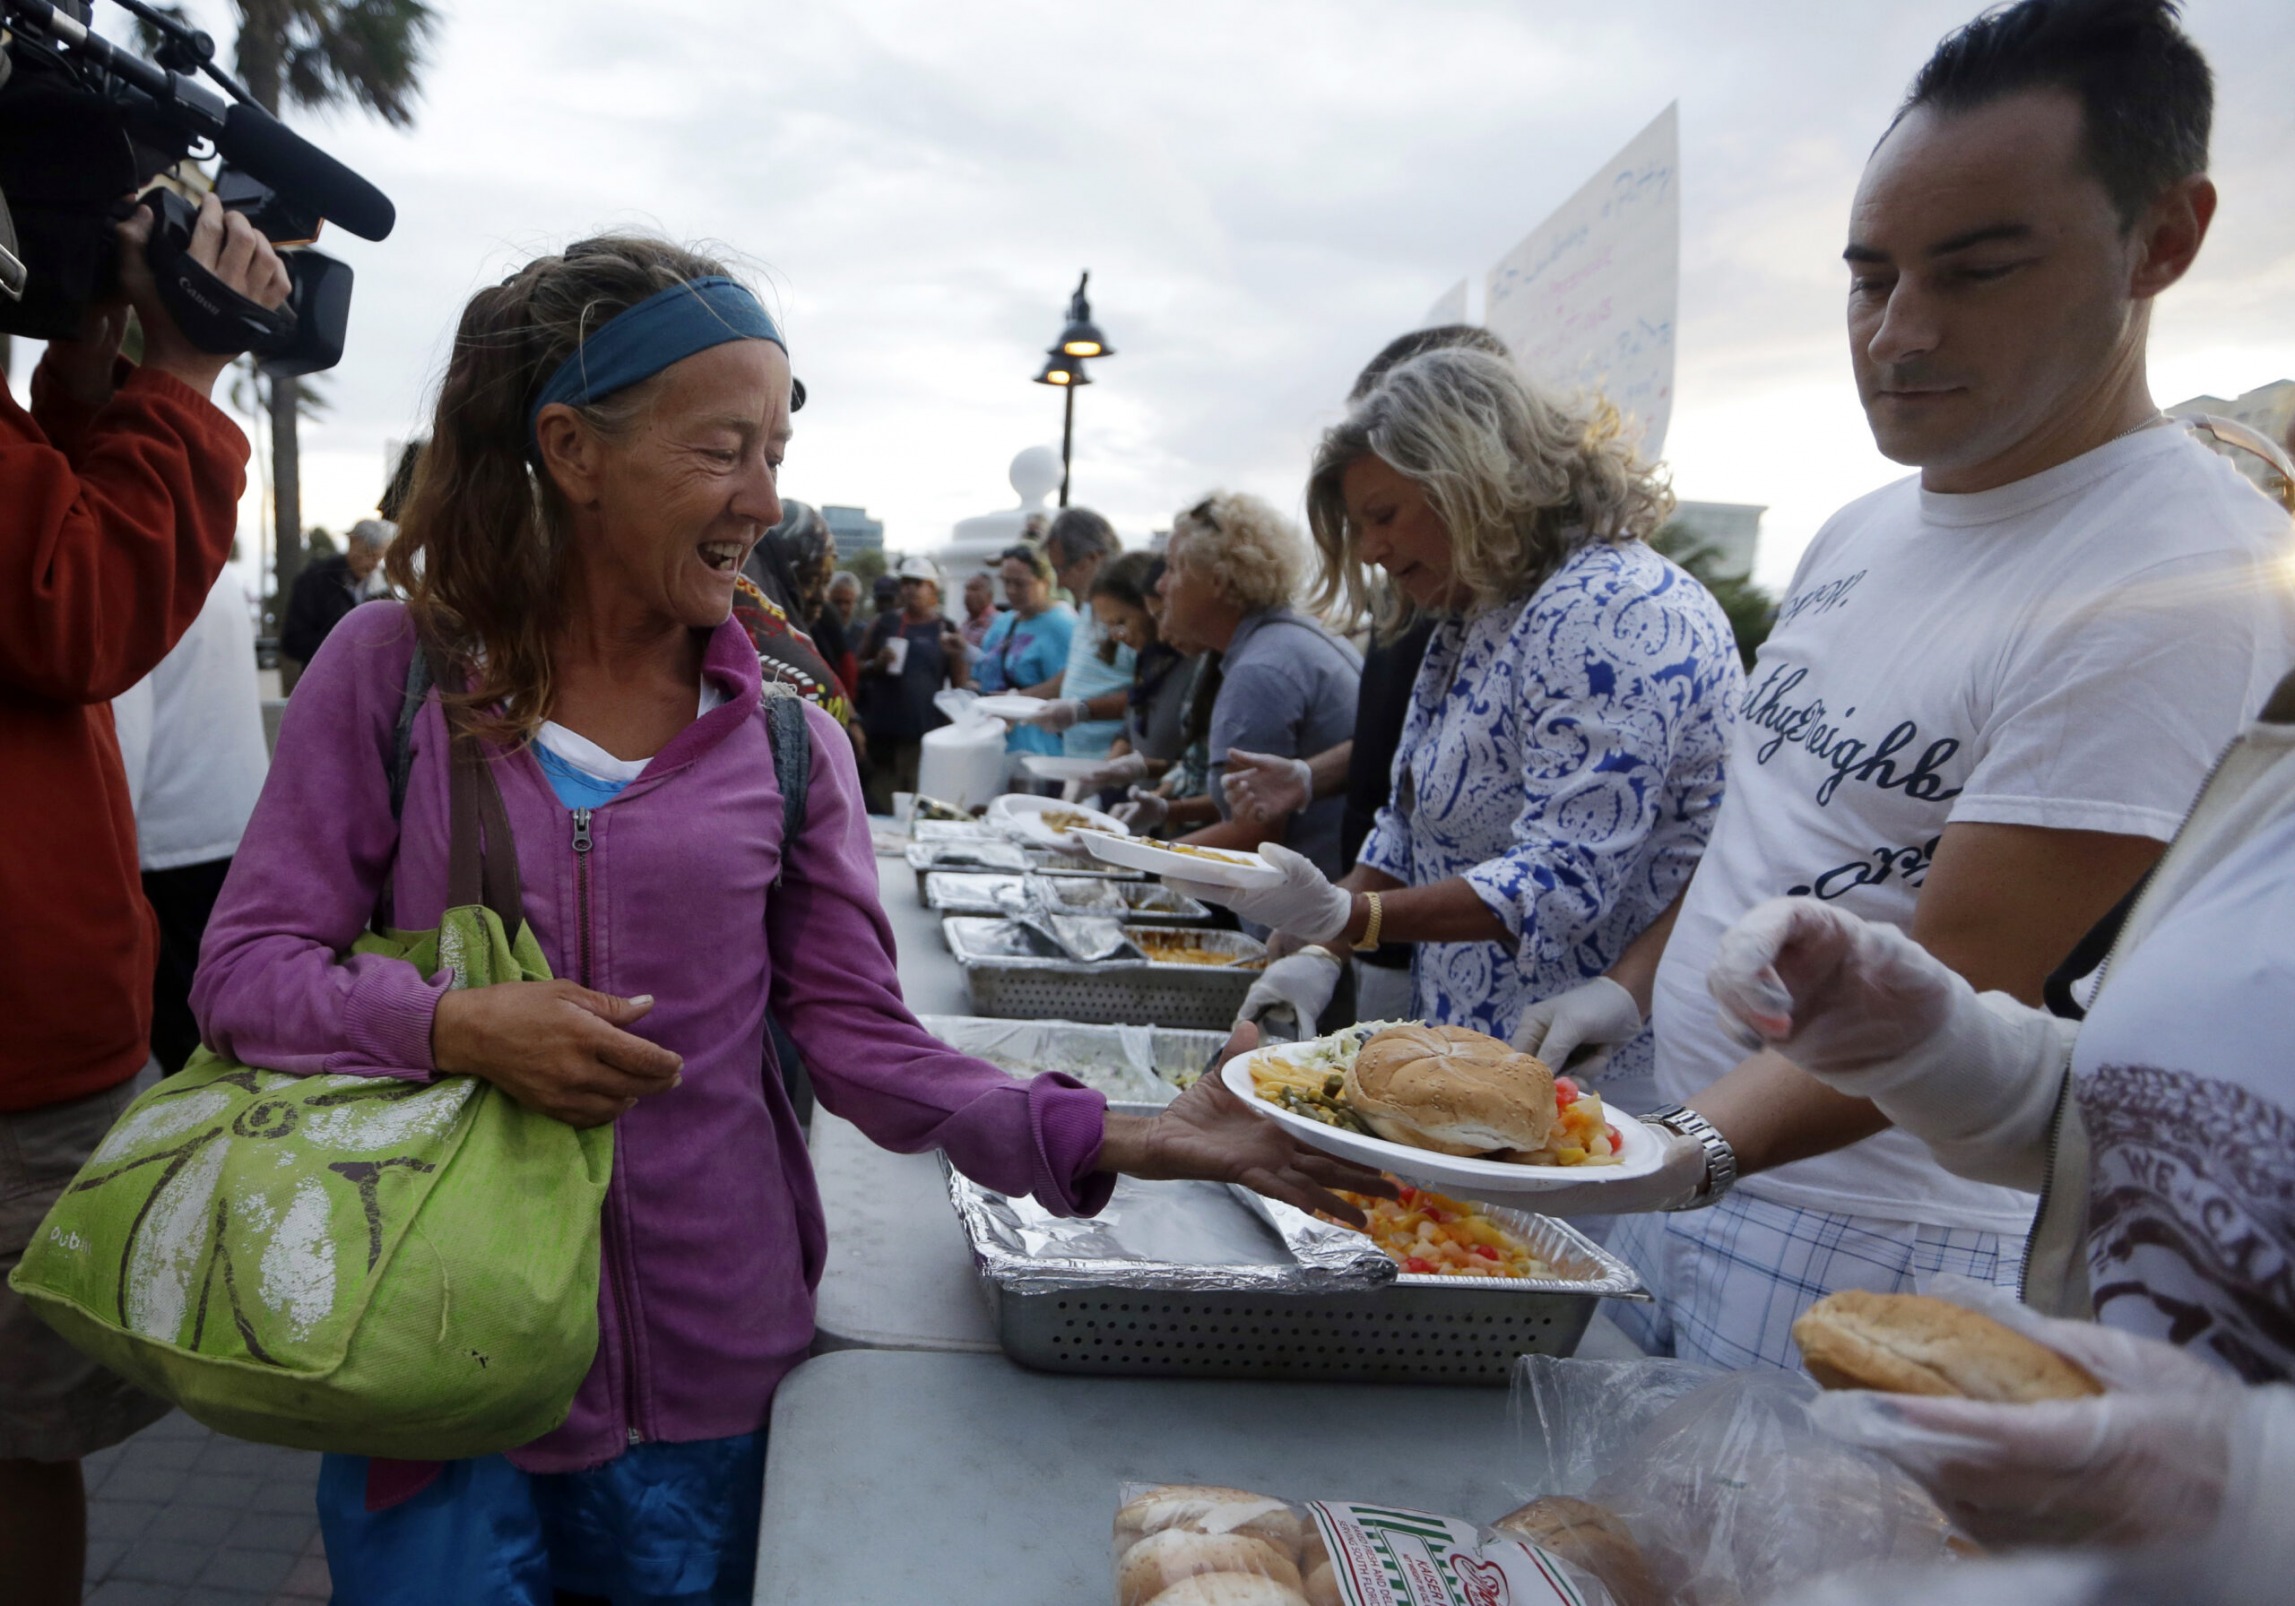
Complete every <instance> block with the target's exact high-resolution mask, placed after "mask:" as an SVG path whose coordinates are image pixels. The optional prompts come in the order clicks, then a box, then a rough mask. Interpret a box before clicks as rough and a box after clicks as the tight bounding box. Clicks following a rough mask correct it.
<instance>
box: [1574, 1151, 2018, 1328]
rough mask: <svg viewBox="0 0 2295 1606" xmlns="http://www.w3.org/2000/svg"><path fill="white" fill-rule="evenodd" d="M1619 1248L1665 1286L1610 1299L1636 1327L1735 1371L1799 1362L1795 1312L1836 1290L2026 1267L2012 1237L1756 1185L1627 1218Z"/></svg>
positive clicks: (1895, 1286) (2013, 1279)
mask: <svg viewBox="0 0 2295 1606" xmlns="http://www.w3.org/2000/svg"><path fill="white" fill-rule="evenodd" d="M1609 1247H1610V1249H1611V1252H1612V1253H1614V1254H1617V1255H1619V1256H1622V1257H1623V1258H1624V1259H1626V1260H1627V1261H1629V1262H1631V1263H1632V1265H1633V1267H1634V1269H1635V1270H1636V1271H1638V1272H1640V1273H1641V1276H1642V1281H1643V1282H1644V1283H1646V1284H1648V1285H1649V1290H1650V1292H1651V1293H1652V1294H1654V1295H1656V1296H1657V1298H1656V1301H1655V1303H1653V1304H1646V1305H1645V1304H1639V1303H1629V1302H1626V1301H1622V1300H1621V1301H1614V1302H1612V1304H1611V1305H1610V1306H1609V1314H1610V1316H1611V1318H1612V1319H1613V1320H1614V1321H1616V1322H1617V1324H1618V1326H1619V1327H1621V1328H1623V1329H1624V1330H1625V1332H1626V1334H1627V1336H1628V1337H1630V1338H1632V1339H1633V1340H1634V1342H1635V1343H1637V1344H1639V1345H1641V1347H1642V1348H1643V1349H1644V1350H1645V1351H1647V1352H1648V1353H1649V1354H1652V1355H1671V1356H1674V1357H1676V1358H1677V1359H1680V1360H1685V1361H1703V1362H1704V1363H1706V1364H1707V1365H1709V1366H1724V1367H1728V1368H1730V1369H1732V1370H1738V1369H1742V1368H1745V1367H1751V1366H1767V1367H1776V1368H1780V1369H1782V1370H1785V1371H1797V1370H1799V1368H1800V1365H1801V1352H1800V1349H1799V1348H1798V1347H1797V1346H1796V1345H1795V1344H1794V1342H1793V1331H1792V1329H1793V1322H1794V1319H1795V1318H1796V1317H1798V1316H1799V1315H1800V1314H1801V1313H1802V1312H1803V1311H1805V1310H1807V1309H1808V1308H1809V1307H1810V1306H1811V1305H1813V1304H1815V1303H1816V1302H1817V1301H1818V1300H1819V1299H1821V1298H1823V1297H1824V1296H1825V1295H1827V1294H1829V1293H1832V1292H1833V1291H1834V1290H1836V1289H1841V1288H1865V1289H1870V1290H1872V1291H1873V1292H1875V1293H1882V1294H1898V1293H1910V1292H1913V1291H1915V1290H1916V1289H1917V1288H1918V1286H1919V1285H1920V1284H1921V1283H1922V1282H1925V1281H1926V1280H1927V1279H1928V1278H1930V1277H1932V1276H1934V1275H1936V1274H1937V1273H1939V1272H1957V1273H1959V1274H1960V1275H1961V1276H1963V1277H1973V1278H1976V1279H1977V1280H1978V1281H1980V1282H1988V1283H1995V1284H1998V1285H1999V1286H2000V1287H2003V1288H2014V1287H2015V1286H2016V1284H2017V1280H2018V1278H2019V1277H2020V1276H2021V1274H2022V1272H2023V1269H2024V1245H2023V1242H2022V1240H2021V1239H2020V1238H2018V1237H2015V1236H2013V1235H2008V1234H2002V1233H1993V1232H1977V1231H1973V1230H1971V1229H1968V1228H1962V1227H1933V1226H1929V1225H1926V1224H1924V1223H1922V1222H1918V1221H1892V1220H1888V1219H1886V1218H1884V1217H1879V1216H1844V1215H1835V1214H1833V1213H1832V1212H1830V1211H1825V1210H1805V1209H1802V1208H1800V1207H1799V1206H1796V1205H1787V1204H1777V1203H1775V1202H1773V1201H1771V1200H1767V1199H1757V1198H1754V1197H1753V1196H1752V1195H1750V1194H1746V1193H1732V1194H1730V1195H1729V1196H1728V1197H1727V1198H1725V1199H1723V1200H1722V1201H1721V1203H1719V1204H1717V1205H1715V1206H1714V1207H1713V1208H1712V1209H1710V1210H1684V1211H1681V1212H1678V1213H1676V1214H1672V1215H1641V1216H1627V1217H1623V1218H1621V1219H1620V1220H1619V1222H1618V1225H1617V1230H1616V1231H1615V1232H1614V1233H1612V1234H1611V1236H1610V1241H1609Z"/></svg>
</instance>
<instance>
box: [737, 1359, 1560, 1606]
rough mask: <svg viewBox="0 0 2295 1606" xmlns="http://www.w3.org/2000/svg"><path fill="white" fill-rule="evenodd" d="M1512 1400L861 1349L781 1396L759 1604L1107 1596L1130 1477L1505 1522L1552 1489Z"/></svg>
mask: <svg viewBox="0 0 2295 1606" xmlns="http://www.w3.org/2000/svg"><path fill="white" fill-rule="evenodd" d="M1543 1471H1544V1469H1543V1468H1542V1467H1540V1466H1537V1465H1535V1464H1533V1463H1531V1462H1530V1461H1529V1460H1528V1459H1527V1456H1526V1453H1525V1452H1522V1451H1520V1450H1518V1449H1517V1448H1516V1444H1515V1438H1514V1434H1513V1430H1512V1428H1511V1425H1510V1422H1509V1418H1508V1412H1507V1397H1506V1393H1505V1391H1503V1390H1500V1389H1453V1388H1417V1387H1398V1386H1388V1385H1365V1384H1337V1383H1266V1382H1198V1381H1185V1382H1182V1381H1173V1380H1160V1381H1159V1380H1150V1379H1136V1378H1102V1377H1055V1376H1050V1375H1046V1374H1043V1373H1036V1372H1028V1371H1024V1370H1022V1369H1021V1368H1020V1367H1017V1366H1015V1365H1013V1364H1012V1363H1011V1362H1009V1361H1006V1360H1004V1359H1002V1358H1001V1357H999V1356H993V1355H946V1354H940V1355H935V1354H922V1353H917V1352H913V1351H911V1352H902V1351H897V1350H866V1351H863V1350H851V1351H844V1352H841V1353H838V1354H833V1355H822V1356H817V1357H815V1358H814V1359H812V1360H810V1361H807V1362H806V1363H805V1364H804V1365H803V1366H801V1367H799V1368H798V1369H797V1370H796V1371H795V1372H793V1373H791V1374H790V1376H789V1378H788V1380H787V1381H786V1382H784V1383H783V1384H782V1385H781V1389H780V1393H779V1394H778V1395H777V1396H776V1397H775V1399H774V1402H773V1430H772V1436H771V1448H770V1450H769V1451H768V1457H767V1461H766V1469H765V1489H766V1500H765V1520H764V1527H763V1531H762V1534H761V1535H760V1540H759V1544H758V1564H757V1589H756V1596H755V1599H756V1601H757V1602H758V1603H759V1606H859V1603H864V1602H917V1603H920V1606H921V1603H924V1602H930V1603H931V1606H1078V1603H1086V1606H1089V1603H1093V1602H1100V1601H1105V1600H1108V1599H1109V1598H1111V1596H1112V1595H1113V1593H1114V1591H1113V1588H1112V1572H1111V1562H1110V1558H1109V1554H1108V1542H1109V1529H1110V1526H1111V1524H1112V1522H1113V1520H1114V1517H1115V1512H1116V1506H1117V1504H1118V1495H1117V1490H1118V1488H1119V1486H1120V1485H1121V1484H1122V1483H1124V1482H1125V1481H1126V1480H1133V1479H1136V1480H1140V1481H1145V1482H1158V1483H1220V1484H1231V1485H1235V1486H1238V1487H1241V1488H1245V1489H1252V1490H1256V1491H1258V1492H1260V1493H1264V1494H1270V1495H1281V1496H1286V1497H1289V1498H1292V1499H1314V1498H1328V1499H1342V1500H1369V1501H1377V1502H1382V1503H1389V1504H1394V1505H1401V1506H1407V1507H1412V1508H1414V1509H1418V1510H1424V1511H1435V1512H1440V1513H1442V1514H1444V1515H1447V1516H1455V1517H1464V1518H1469V1519H1471V1520H1474V1521H1476V1522H1487V1521H1489V1520H1490V1519H1491V1518H1493V1517H1498V1516H1502V1515H1504V1514H1505V1513H1506V1512H1507V1511H1510V1510H1512V1509H1513V1508H1514V1507H1515V1506H1516V1505H1519V1504H1520V1503H1521V1502H1522V1501H1523V1500H1524V1499H1527V1498H1529V1497H1530V1494H1529V1493H1523V1492H1521V1491H1524V1490H1527V1491H1530V1493H1535V1492H1536V1491H1537V1488H1538V1484H1539V1481H1540V1479H1541V1477H1542V1474H1543Z"/></svg>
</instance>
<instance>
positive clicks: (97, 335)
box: [41, 301, 128, 407]
mask: <svg viewBox="0 0 2295 1606" xmlns="http://www.w3.org/2000/svg"><path fill="white" fill-rule="evenodd" d="M127 322H128V309H127V304H126V303H125V302H121V301H91V302H90V303H88V310H87V311H86V312H84V313H82V314H81V315H80V332H79V333H78V334H76V335H74V336H73V337H72V338H71V339H69V340H51V341H49V342H48V353H47V355H46V356H45V357H43V358H42V359H41V362H42V365H43V366H45V367H46V368H47V370H48V377H49V378H50V379H52V380H54V381H55V383H56V387H57V389H59V390H61V391H62V392H63V393H64V394H65V395H66V396H68V397H70V398H71V399H72V400H73V401H75V402H78V403H79V404H80V405H81V406H82V407H101V406H102V405H103V404H104V403H105V402H108V401H110V400H111V399H112V391H113V390H114V389H115V388H116V387H115V386H114V385H113V384H112V372H113V370H114V368H115V367H116V366H117V365H118V363H119V357H120V337H121V336H123V335H125V334H126V333H127Z"/></svg>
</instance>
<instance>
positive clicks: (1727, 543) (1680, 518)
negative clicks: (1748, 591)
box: [1673, 502, 1769, 580]
mask: <svg viewBox="0 0 2295 1606" xmlns="http://www.w3.org/2000/svg"><path fill="white" fill-rule="evenodd" d="M1768 511H1769V509H1768V506H1767V505H1766V504H1765V503H1760V502H1677V503H1675V504H1674V510H1673V522H1674V523H1675V524H1678V525H1680V526H1682V527H1683V528H1684V529H1686V530H1689V531H1691V532H1693V533H1694V534H1695V535H1696V536H1697V538H1698V539H1699V540H1701V541H1703V542H1704V543H1705V544H1706V545H1707V546H1709V547H1712V548H1713V549H1714V550H1715V551H1716V552H1718V553H1720V554H1721V558H1722V564H1721V572H1722V574H1724V575H1726V576H1728V577H1729V578H1731V579H1736V580H1744V579H1749V578H1751V576H1752V574H1753V562H1754V559H1755V558H1757V557H1758V556H1760V552H1761V515H1762V514H1764V513H1766V512H1768Z"/></svg>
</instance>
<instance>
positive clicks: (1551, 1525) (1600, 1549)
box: [1490, 1495, 1665, 1606]
mask: <svg viewBox="0 0 2295 1606" xmlns="http://www.w3.org/2000/svg"><path fill="white" fill-rule="evenodd" d="M1490 1526H1491V1528H1492V1529H1493V1530H1494V1531H1496V1532H1498V1533H1502V1534H1504V1535H1506V1536H1507V1537H1508V1538H1511V1539H1519V1540H1521V1541H1522V1542H1523V1543H1525V1544H1531V1545H1536V1546H1537V1547H1538V1548H1539V1549H1541V1550H1550V1551H1552V1552H1553V1553H1554V1554H1555V1555H1557V1556H1559V1557H1561V1558H1562V1559H1563V1560H1564V1561H1566V1562H1569V1563H1570V1564H1571V1565H1572V1566H1575V1567H1582V1568H1584V1569H1585V1570H1586V1571H1587V1572H1590V1573H1592V1574H1593V1575H1594V1576H1595V1577H1596V1578H1598V1579H1600V1580H1601V1581H1602V1586H1603V1587H1604V1588H1605V1589H1607V1590H1609V1592H1610V1598H1611V1599H1612V1600H1614V1601H1616V1602H1617V1606H1663V1602H1664V1600H1665V1596H1664V1595H1663V1594H1662V1593H1660V1592H1659V1589H1658V1586H1657V1580H1656V1579H1655V1578H1653V1577H1651V1576H1650V1569H1649V1563H1648V1562H1647V1561H1646V1560H1644V1559H1643V1557H1642V1550H1641V1546H1639V1545H1637V1544H1635V1543H1634V1536H1633V1534H1632V1533H1631V1532H1629V1531H1628V1530H1627V1528H1626V1525H1625V1524H1624V1523H1622V1522H1620V1521H1619V1520H1618V1518H1617V1515H1616V1513H1614V1512H1612V1511H1611V1510H1610V1509H1609V1508H1608V1507H1606V1506H1597V1505H1595V1504H1594V1503H1593V1502H1592V1501H1590V1500H1573V1499H1571V1498H1570V1497H1569V1496H1568V1495H1548V1496H1547V1497H1546V1498H1545V1499H1543V1500H1533V1501H1531V1502H1530V1504H1528V1505H1526V1506H1524V1507H1522V1508H1521V1509H1520V1510H1519V1511H1509V1512H1508V1513H1507V1514H1506V1515H1505V1516H1503V1517H1500V1518H1499V1519H1498V1520H1497V1521H1496V1522H1494V1523H1492V1524H1491V1525H1490Z"/></svg>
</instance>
